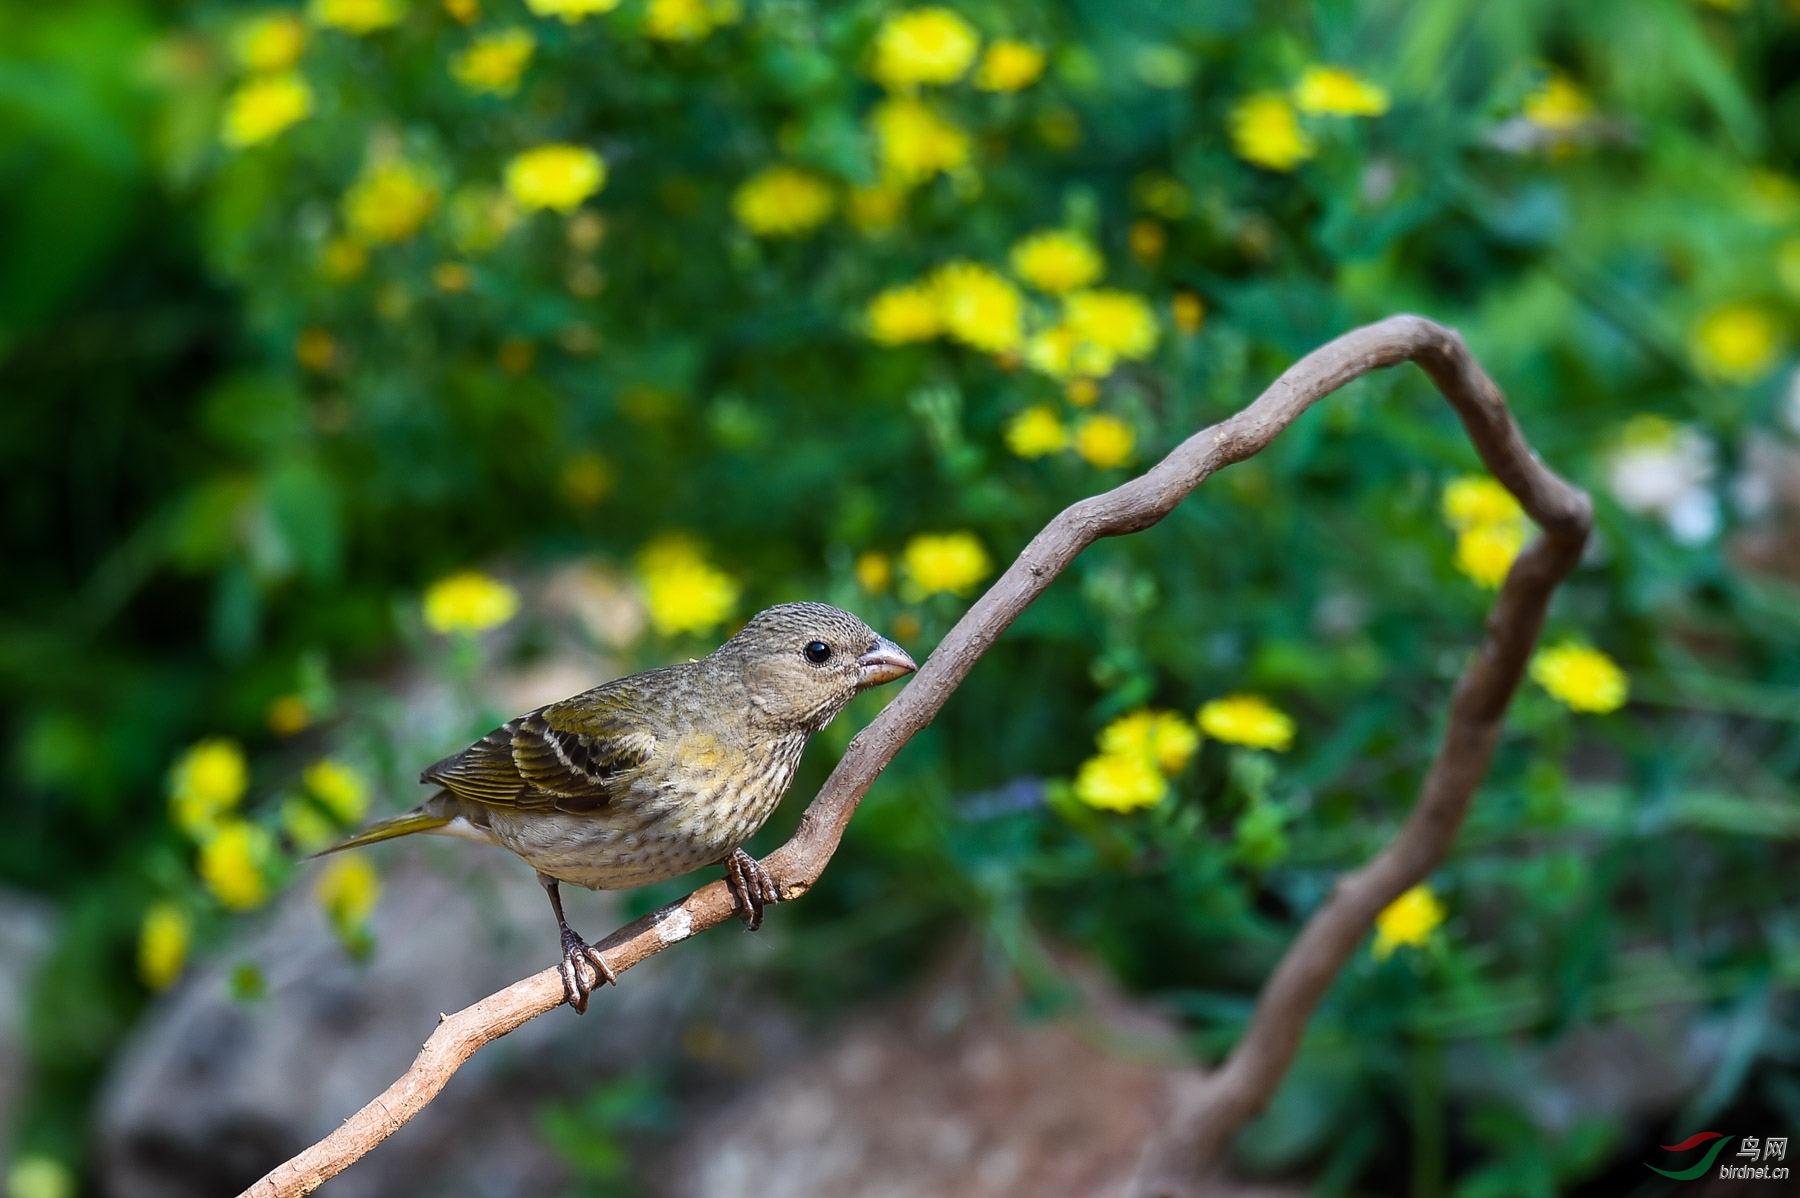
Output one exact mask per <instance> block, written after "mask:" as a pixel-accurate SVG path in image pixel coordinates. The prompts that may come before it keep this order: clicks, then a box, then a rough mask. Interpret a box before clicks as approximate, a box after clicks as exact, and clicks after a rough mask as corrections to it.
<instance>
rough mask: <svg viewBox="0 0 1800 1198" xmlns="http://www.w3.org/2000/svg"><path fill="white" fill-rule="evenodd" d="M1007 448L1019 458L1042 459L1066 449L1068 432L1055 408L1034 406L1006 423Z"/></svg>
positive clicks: (1044, 405) (1043, 405)
mask: <svg viewBox="0 0 1800 1198" xmlns="http://www.w3.org/2000/svg"><path fill="white" fill-rule="evenodd" d="M1006 447H1007V448H1008V449H1010V450H1012V451H1013V452H1014V453H1015V454H1017V455H1019V456H1020V457H1022V458H1041V457H1046V456H1048V455H1049V454H1053V453H1057V452H1059V451H1061V450H1064V449H1067V448H1068V447H1069V430H1068V427H1067V426H1066V425H1064V424H1063V422H1062V417H1060V416H1058V415H1057V413H1056V409H1055V408H1052V407H1050V406H1049V405H1047V404H1037V405H1035V406H1033V407H1029V408H1026V409H1025V410H1024V411H1023V412H1020V413H1019V414H1018V415H1016V416H1014V417H1013V418H1012V419H1011V420H1009V421H1007V422H1006Z"/></svg>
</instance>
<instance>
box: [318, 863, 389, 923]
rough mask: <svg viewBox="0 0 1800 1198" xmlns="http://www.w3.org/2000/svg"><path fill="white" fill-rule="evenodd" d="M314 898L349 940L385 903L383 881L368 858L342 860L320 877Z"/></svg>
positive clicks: (332, 865) (327, 868)
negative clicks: (382, 893)
mask: <svg viewBox="0 0 1800 1198" xmlns="http://www.w3.org/2000/svg"><path fill="white" fill-rule="evenodd" d="M313 896H314V897H315V898H317V899H318V900H319V907H320V908H321V909H322V910H323V911H324V912H325V918H327V919H328V920H330V921H331V926H332V928H333V929H334V930H335V931H336V932H337V934H338V935H339V936H341V937H343V938H344V939H346V940H349V939H352V938H353V937H355V936H357V935H359V934H360V933H361V932H362V931H363V928H364V925H365V924H366V923H367V922H368V919H369V916H370V915H372V914H374V912H375V904H376V903H378V902H380V901H381V878H380V876H379V875H377V874H376V872H375V867H374V866H373V865H370V864H369V861H368V858H366V857H354V856H351V857H339V858H338V859H337V860H335V861H333V862H332V863H331V864H330V865H329V866H327V867H326V868H325V872H324V873H322V874H320V875H319V881H318V884H317V885H316V886H315V887H314V888H313Z"/></svg>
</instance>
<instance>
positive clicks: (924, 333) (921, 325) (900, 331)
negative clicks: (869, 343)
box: [865, 282, 944, 345]
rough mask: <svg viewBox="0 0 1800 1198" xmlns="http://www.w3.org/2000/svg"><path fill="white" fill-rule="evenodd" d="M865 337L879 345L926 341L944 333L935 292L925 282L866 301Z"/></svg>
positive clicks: (908, 285) (889, 291) (899, 288)
mask: <svg viewBox="0 0 1800 1198" xmlns="http://www.w3.org/2000/svg"><path fill="white" fill-rule="evenodd" d="M865 323H866V324H867V326H868V330H869V336H870V337H871V338H873V339H874V340H876V341H878V342H880V343H881V344H883V345H903V344H905V343H907V342H910V341H929V340H931V339H932V338H933V337H936V336H937V335H938V334H939V333H941V332H943V331H944V323H943V321H942V320H941V319H939V316H938V298H937V292H936V291H934V290H933V289H932V286H931V284H930V283H929V282H925V283H907V284H905V285H903V286H900V287H890V288H888V289H887V290H886V291H883V292H882V293H881V294H880V295H877V296H876V297H875V298H874V299H873V300H871V301H869V307H868V310H867V312H866V313H865Z"/></svg>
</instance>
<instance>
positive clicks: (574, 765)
mask: <svg viewBox="0 0 1800 1198" xmlns="http://www.w3.org/2000/svg"><path fill="white" fill-rule="evenodd" d="M916 669H918V667H917V666H916V665H915V664H914V663H913V659H912V658H911V657H909V656H907V653H906V650H904V649H902V648H901V647H900V646H899V645H897V644H895V643H894V642H893V641H891V640H889V639H887V638H886V637H884V636H881V635H879V634H878V633H876V632H875V630H874V629H872V628H871V627H869V625H867V624H865V623H864V622H863V621H862V620H861V619H859V618H857V617H856V616H854V615H852V614H851V613H849V612H847V611H844V610H842V609H840V608H836V607H831V606H829V605H827V604H824V603H783V604H779V605H777V606H775V607H771V608H768V609H766V610H764V611H761V612H758V613H757V614H756V615H755V616H753V617H751V619H750V620H749V622H748V623H746V624H745V625H744V627H743V628H742V629H741V630H739V631H738V632H737V633H736V634H735V635H734V636H732V637H731V638H730V639H728V640H727V641H725V642H724V643H723V644H722V645H720V646H719V647H718V648H717V649H715V650H714V651H713V652H711V653H709V654H707V655H706V656H705V657H702V658H698V659H690V660H688V661H686V662H683V663H680V664H677V665H670V666H663V667H661V668H660V669H653V670H646V671H643V672H642V673H638V674H631V675H628V676H626V677H623V678H618V679H615V680H613V681H612V682H608V683H604V684H603V685H600V686H597V687H594V688H593V689H592V690H587V691H583V692H582V693H581V694H579V695H575V696H574V697H572V698H568V699H563V700H562V701H560V702H557V703H551V704H549V705H548V706H545V707H540V708H538V709H536V710H535V711H528V712H526V713H525V714H524V715H521V716H519V717H517V718H516V719H511V720H508V721H507V722H506V723H504V724H502V725H500V727H498V728H496V729H494V730H493V731H492V732H490V733H488V734H487V735H486V736H483V737H482V738H481V739H480V740H477V741H476V742H475V743H474V744H472V745H470V746H469V747H468V748H466V749H464V750H463V751H462V752H460V753H456V754H454V755H452V756H449V757H446V758H444V759H443V760H442V761H440V762H438V763H437V764H436V765H433V766H430V767H429V768H427V769H426V770H425V771H424V772H423V773H422V774H420V776H419V780H420V782H422V783H429V784H432V785H435V786H437V787H439V789H438V791H437V792H436V793H435V794H433V795H432V796H431V797H430V798H428V799H426V800H425V801H424V802H423V803H420V804H419V805H418V806H417V807H414V808H413V809H412V810H411V811H408V812H406V813H404V814H402V815H397V816H394V817H393V818H391V819H386V820H382V821H380V822H378V823H375V824H373V825H371V826H370V827H368V828H366V829H364V830H363V831H361V832H358V833H357V834H355V835H353V836H351V837H350V838H348V839H347V840H345V841H343V842H342V843H340V844H337V845H333V846H332V847H331V848H329V849H326V850H325V851H324V853H320V854H318V855H319V856H324V855H325V854H326V853H336V852H340V851H342V850H344V849H352V848H358V847H360V846H362V845H368V844H374V843H376V842H378V841H384V840H391V839H393V838H394V837H397V836H407V835H411V834H413V833H418V832H426V833H436V834H439V835H447V836H459V837H462V838H464V839H468V840H474V841H479V842H481V843H485V844H494V845H499V846H500V847H502V848H506V849H510V850H511V851H512V852H513V853H515V854H516V855H518V856H519V857H521V858H523V859H524V860H525V862H526V863H527V864H529V865H530V866H532V867H533V868H534V869H536V870H537V877H538V881H539V883H541V884H542V885H543V888H544V891H545V893H546V894H548V895H549V898H550V908H551V910H552V911H553V912H554V913H555V915H556V926H557V929H558V931H559V932H560V934H561V936H562V959H561V961H560V963H559V965H558V971H559V973H560V974H561V976H562V983H563V997H564V999H565V1000H566V1001H567V1002H568V1004H569V1006H571V1007H572V1008H574V1009H575V1011H576V1012H577V1013H585V1012H586V1011H587V1007H588V998H589V995H590V994H591V993H592V992H593V991H594V990H595V989H597V988H598V987H599V986H600V984H601V983H602V982H610V983H613V984H617V982H618V978H617V976H616V975H615V974H614V973H613V971H612V969H611V968H609V967H608V965H607V963H606V961H605V959H604V958H603V957H602V956H601V954H600V952H599V950H598V949H596V948H595V947H594V946H592V945H591V944H589V943H588V942H587V941H585V940H583V939H582V938H581V936H580V935H579V934H577V933H576V932H575V931H574V929H572V928H571V927H570V926H569V921H568V919H567V917H565V916H564V914H563V904H562V893H561V890H560V888H559V883H563V882H567V883H569V884H570V885H573V886H584V887H587V888H588V889H591V890H622V889H627V888H630V887H634V886H642V885H645V884H647V883H650V882H659V881H663V880H664V879H667V878H673V877H678V876H679V875H681V874H685V873H688V872H690V871H691V870H695V869H699V868H701V867H703V866H706V865H723V866H724V867H725V876H726V883H727V885H728V886H729V888H730V890H731V894H732V900H733V904H734V906H735V907H736V909H737V912H738V914H739V916H740V917H741V918H742V919H743V920H744V922H745V924H746V925H747V926H748V927H749V928H750V930H752V931H754V930H756V929H757V928H759V927H761V926H762V918H763V907H764V906H765V905H766V904H768V903H772V902H776V901H778V900H779V898H780V895H779V893H778V892H777V890H776V887H775V885H774V882H773V881H772V880H771V879H770V877H769V875H768V873H767V872H766V871H765V870H764V869H763V867H762V866H761V865H760V864H759V863H758V862H757V861H756V859H755V858H753V857H751V856H750V854H748V853H746V852H745V851H744V849H743V845H744V842H746V841H747V840H749V839H750V837H751V836H752V835H754V834H755V832H756V830H757V829H758V828H760V827H762V825H763V823H764V822H765V821H766V820H767V819H768V818H769V816H770V815H771V814H772V813H773V812H774V810H775V807H776V805H777V804H779V803H780V801H781V798H782V796H783V795H784V794H785V793H786V792H787V789H788V786H789V784H790V783H792V782H793V780H794V771H795V768H796V767H797V766H798V765H799V763H800V754H801V752H802V751H803V750H804V749H805V748H806V742H807V741H808V739H810V738H811V737H812V735H813V734H814V733H816V732H818V731H819V730H821V729H822V728H824V727H825V726H826V725H827V724H829V723H830V722H831V721H832V720H833V719H834V718H836V716H837V715H838V713H839V712H841V711H843V710H844V708H845V707H847V706H848V705H849V703H850V701H851V700H852V699H854V698H855V697H856V696H857V695H858V694H860V693H861V692H862V691H864V690H867V689H869V688H870V687H874V686H880V685H882V684H884V683H888V682H892V681H894V680H895V679H898V678H903V677H905V676H906V675H908V674H910V673H912V672H913V671H915V670H916Z"/></svg>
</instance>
